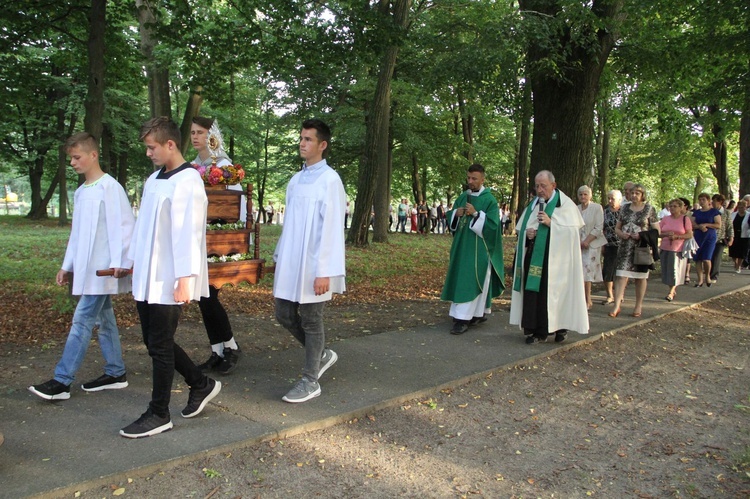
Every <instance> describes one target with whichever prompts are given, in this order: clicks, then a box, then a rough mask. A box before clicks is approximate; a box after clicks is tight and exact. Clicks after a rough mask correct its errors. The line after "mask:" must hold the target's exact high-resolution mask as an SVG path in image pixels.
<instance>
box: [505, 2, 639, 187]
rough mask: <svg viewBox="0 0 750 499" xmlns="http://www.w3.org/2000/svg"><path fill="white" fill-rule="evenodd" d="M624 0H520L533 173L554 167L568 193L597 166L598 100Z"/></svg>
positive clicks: (559, 181)
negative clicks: (531, 113)
mask: <svg viewBox="0 0 750 499" xmlns="http://www.w3.org/2000/svg"><path fill="white" fill-rule="evenodd" d="M623 3H624V1H623V0H593V1H591V2H585V3H580V4H579V3H578V2H566V1H563V0H519V4H520V7H521V10H522V15H523V16H524V19H525V23H526V30H527V31H526V36H527V37H528V40H529V47H528V59H529V70H530V81H531V87H532V91H533V102H534V133H533V137H532V144H531V168H530V172H529V178H530V179H531V178H532V177H533V176H534V175H535V174H536V173H537V172H539V171H540V170H545V169H547V170H552V171H553V173H555V175H556V177H557V183H558V186H559V187H560V188H561V189H562V190H563V191H566V192H568V193H572V192H575V191H576V190H577V189H578V187H579V186H580V185H582V184H583V182H584V179H585V176H586V173H587V172H590V171H591V169H592V166H593V140H594V106H595V104H596V98H597V92H598V88H599V80H600V77H601V74H602V70H603V69H604V66H605V64H606V63H607V59H608V57H609V54H610V52H611V51H612V48H613V47H614V46H615V41H616V40H617V24H618V21H619V16H620V13H621V10H622V6H623Z"/></svg>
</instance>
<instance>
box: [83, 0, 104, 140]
mask: <svg viewBox="0 0 750 499" xmlns="http://www.w3.org/2000/svg"><path fill="white" fill-rule="evenodd" d="M106 12H107V0H91V10H90V12H89V39H88V55H89V75H88V90H87V91H86V99H85V100H84V107H85V108H86V116H85V117H84V119H83V128H84V130H86V131H87V132H88V133H90V134H91V135H93V136H94V137H95V138H96V140H97V141H98V140H99V139H101V137H102V127H103V122H104V68H105V62H104V33H105V31H106V29H107V19H106V17H107V16H106Z"/></svg>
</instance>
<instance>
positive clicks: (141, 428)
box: [120, 408, 173, 438]
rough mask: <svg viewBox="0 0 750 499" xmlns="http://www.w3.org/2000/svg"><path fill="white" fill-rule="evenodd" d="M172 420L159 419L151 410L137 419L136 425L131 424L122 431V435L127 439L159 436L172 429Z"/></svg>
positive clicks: (166, 418) (168, 418)
mask: <svg viewBox="0 0 750 499" xmlns="http://www.w3.org/2000/svg"><path fill="white" fill-rule="evenodd" d="M172 426H173V425H172V420H171V419H170V417H169V416H167V417H164V418H162V417H159V416H157V415H156V414H154V413H153V412H151V409H150V408H149V409H148V410H147V411H146V412H144V413H143V414H141V417H140V418H138V419H136V420H135V422H134V423H131V424H129V425H128V426H126V427H125V428H123V429H122V430H120V435H122V436H123V437H125V438H143V437H150V436H152V435H158V434H159V433H164V432H165V431H169V430H171V429H172Z"/></svg>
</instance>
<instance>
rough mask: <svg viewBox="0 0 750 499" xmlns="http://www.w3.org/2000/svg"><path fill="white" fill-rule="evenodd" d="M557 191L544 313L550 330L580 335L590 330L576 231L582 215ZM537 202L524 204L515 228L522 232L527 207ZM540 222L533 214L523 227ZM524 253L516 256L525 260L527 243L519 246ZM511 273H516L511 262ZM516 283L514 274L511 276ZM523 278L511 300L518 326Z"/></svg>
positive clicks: (551, 230)
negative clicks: (557, 203) (524, 207)
mask: <svg viewBox="0 0 750 499" xmlns="http://www.w3.org/2000/svg"><path fill="white" fill-rule="evenodd" d="M557 192H559V193H560V206H558V207H557V208H555V211H554V212H553V213H552V224H551V225H550V234H549V238H550V240H549V260H548V263H547V265H548V269H547V272H548V274H547V314H548V319H549V328H548V331H549V332H550V333H554V332H555V331H558V330H560V329H567V330H569V331H576V332H578V333H580V334H588V332H589V314H588V309H587V308H586V295H585V292H584V286H583V263H582V260H581V239H580V235H579V231H580V229H581V227H583V225H584V224H583V218H581V212H580V210H578V206H576V204H575V203H574V202H573V200H571V199H570V198H569V197H568V196H566V195H565V193H563V192H562V191H557ZM537 201H538V198H537V199H536V200H534V201H533V202H531V203H530V204H529V206H527V207H526V209H525V210H524V211H523V213H522V214H521V216H520V217H519V219H518V224H517V225H516V231H518V237H521V238H523V237H525V234H521V233H520V231H521V225H522V224H523V219H524V218H525V217H526V211H527V210H534V211H537V209H538V208H537ZM538 227H539V222H538V220H537V218H536V216H534V214H533V213H532V214H531V216H529V220H528V222H527V224H526V229H537V228H538ZM521 248H522V250H523V253H522V254H521V255H516V258H521V261H522V262H523V261H524V258H525V256H526V255H525V253H526V246H525V245H523V244H522V245H521ZM513 268H514V272H517V271H518V270H517V269H516V265H515V264H514V267H513ZM514 282H515V275H514ZM524 286H526V280H525V279H523V278H522V279H521V290H520V291H516V290H513V292H512V294H511V302H510V323H511V324H516V325H518V326H519V327H520V326H521V319H522V316H523V289H524Z"/></svg>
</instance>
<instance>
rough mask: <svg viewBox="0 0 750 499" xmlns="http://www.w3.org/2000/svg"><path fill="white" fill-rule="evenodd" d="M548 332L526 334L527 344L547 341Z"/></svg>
mask: <svg viewBox="0 0 750 499" xmlns="http://www.w3.org/2000/svg"><path fill="white" fill-rule="evenodd" d="M547 336H548V335H546V334H536V333H535V334H533V335H531V336H526V344H527V345H533V344H534V343H544V342H545V341H547Z"/></svg>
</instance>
